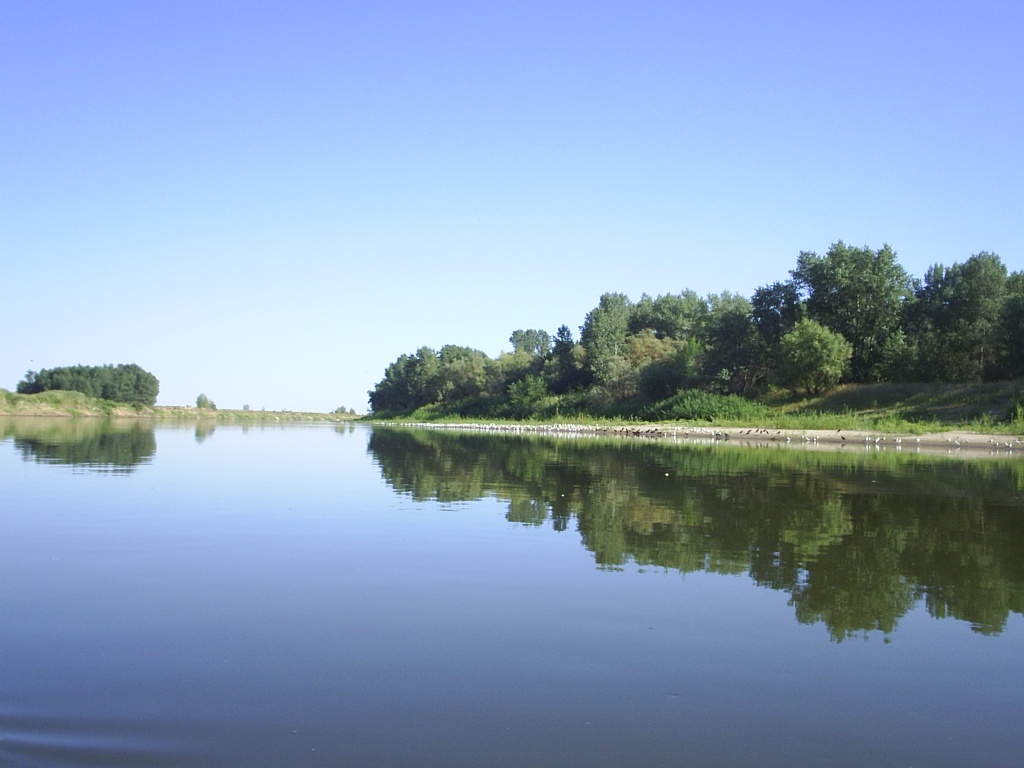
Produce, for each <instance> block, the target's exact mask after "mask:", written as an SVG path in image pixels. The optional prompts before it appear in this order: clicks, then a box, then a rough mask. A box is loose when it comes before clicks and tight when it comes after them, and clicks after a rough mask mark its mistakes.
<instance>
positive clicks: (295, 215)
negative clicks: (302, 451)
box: [0, 0, 1024, 411]
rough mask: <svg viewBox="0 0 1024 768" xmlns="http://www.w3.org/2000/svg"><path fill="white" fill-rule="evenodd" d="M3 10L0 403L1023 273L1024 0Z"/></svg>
mask: <svg viewBox="0 0 1024 768" xmlns="http://www.w3.org/2000/svg"><path fill="white" fill-rule="evenodd" d="M0 16H2V21H0V63H2V66H0V110H2V117H0V286H2V287H3V303H2V307H3V309H2V312H3V315H4V320H5V327H6V333H5V334H4V337H5V338H4V343H3V346H2V347H0V386H2V387H5V388H7V389H14V387H15V385H16V384H17V382H18V380H19V379H20V378H21V377H22V376H23V374H24V372H25V371H26V370H27V369H29V368H32V369H39V368H51V367H55V366H60V365H73V364H77V363H81V364H86V365H98V364H103V363H137V364H139V365H141V366H142V367H143V368H145V369H147V370H149V371H151V372H153V373H154V374H155V375H156V376H157V377H158V378H159V379H160V385H161V391H160V400H159V402H160V403H161V404H170V405H173V404H187V403H194V402H195V398H196V396H197V395H198V394H199V393H200V392H203V393H205V394H207V395H208V396H209V397H210V398H211V399H213V400H214V401H215V402H216V403H217V404H218V405H219V406H221V407H236V408H237V407H241V406H242V405H243V404H249V405H251V407H253V408H261V407H265V408H267V409H293V410H300V409H309V410H320V411H324V410H332V409H334V408H335V407H338V406H345V407H354V408H356V409H357V410H360V411H362V410H364V409H365V407H366V392H367V390H368V389H371V388H372V387H373V385H374V383H375V382H377V381H378V380H379V379H380V378H381V377H382V375H383V371H384V368H385V366H386V365H387V364H388V363H390V362H391V361H393V360H394V359H395V358H396V357H398V356H399V355H400V354H402V353H405V352H414V351H415V350H416V349H417V348H419V347H420V346H423V345H426V346H431V347H434V348H435V349H437V348H440V347H441V346H443V345H444V344H449V343H451V344H460V345H464V346H469V347H475V348H477V349H481V350H483V351H484V352H486V353H487V354H489V355H491V356H496V355H497V354H498V353H499V352H500V351H501V350H508V349H510V347H511V345H510V344H509V343H508V337H509V335H510V334H511V332H512V331H513V330H515V329H516V328H542V329H545V330H547V331H549V332H551V333H554V331H555V330H556V329H557V328H558V326H559V325H561V324H563V323H565V324H566V325H568V326H569V327H570V328H572V329H573V331H574V333H575V332H577V331H578V327H579V325H580V324H582V322H583V320H584V317H585V316H586V313H587V312H588V311H589V310H590V309H591V308H593V307H594V306H595V305H596V304H597V301H598V298H599V297H600V295H601V294H602V293H604V292H607V291H619V292H623V293H626V294H628V295H629V296H630V297H631V298H632V299H634V300H637V299H639V298H640V296H641V294H643V293H648V294H650V295H652V296H656V295H659V294H664V293H677V292H679V291H681V290H683V289H693V290H695V291H697V292H698V293H701V294H706V293H711V292H716V293H717V292H720V291H723V290H729V291H734V292H738V293H741V294H744V295H747V296H749V295H750V294H751V293H752V292H753V291H754V290H755V289H756V288H757V287H758V286H761V285H767V284H769V283H772V282H774V281H776V280H783V279H786V278H787V277H788V273H789V270H790V269H792V268H793V267H794V266H795V263H796V258H797V255H798V254H799V252H800V251H802V250H811V251H817V252H819V253H824V252H825V251H826V250H827V249H828V246H829V245H830V244H831V243H833V242H835V241H837V240H844V241H846V242H847V243H850V244H853V245H869V246H871V247H873V248H878V247H881V246H882V244H883V243H886V242H888V243H889V244H890V245H892V246H893V248H895V250H896V251H897V254H898V256H899V260H900V263H901V264H902V265H903V266H904V267H905V268H906V269H907V270H908V271H909V272H910V273H911V274H912V275H914V276H917V277H920V276H923V274H924V272H925V270H926V269H927V267H928V266H929V265H931V264H934V263H936V262H939V263H943V264H947V265H948V264H952V263H953V262H957V261H963V260H965V259H967V258H969V257H970V256H971V255H972V254H974V253H978V252H980V251H990V252H995V253H998V254H999V255H1000V256H1001V257H1002V259H1003V261H1004V263H1006V264H1007V266H1008V267H1009V268H1010V269H1013V270H1017V269H1021V268H1022V267H1024V213H1022V212H1024V181H1022V171H1024V57H1021V55H1020V40H1021V39H1022V37H1024V3H1020V2H1017V1H1016V0H998V1H994V2H985V1H982V2H972V3H966V2H958V3H948V2H946V3H943V2H934V1H933V2H892V0H889V2H857V3H822V2H786V1H785V0H783V1H782V2H776V3H764V2H728V1H726V2H716V3H685V2H665V3H661V2H649V3H642V2H641V3H637V2H630V3H626V2H604V3H601V2H591V3H581V2H564V3H563V2H552V1H551V0H548V1H547V2H530V1H528V0H525V1H524V0H520V1H519V2H515V3H503V2H486V3H481V2H443V1H441V2H432V3H422V2H377V3H345V2H301V1H300V2H294V1H293V2H288V3H284V2H278V3H266V2H255V1H252V0H248V1H246V2H216V1H211V2H187V1H183V0H175V2H155V1H152V0H147V2H143V3H140V2H109V1H107V2H105V1H103V0H96V1H94V2H47V1H46V0H31V1H27V0H26V1H22V0H8V2H5V3H4V4H3V9H2V14H0Z"/></svg>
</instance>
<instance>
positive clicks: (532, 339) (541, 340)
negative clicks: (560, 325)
mask: <svg viewBox="0 0 1024 768" xmlns="http://www.w3.org/2000/svg"><path fill="white" fill-rule="evenodd" d="M508 340H509V341H510V342H512V351H513V352H515V353H519V352H523V353H525V354H527V355H529V356H530V357H546V356H547V355H548V354H549V353H550V352H551V335H550V334H549V333H548V332H547V331H538V330H536V329H533V328H530V329H529V330H526V331H524V330H516V331H512V335H511V336H510V337H509V339H508Z"/></svg>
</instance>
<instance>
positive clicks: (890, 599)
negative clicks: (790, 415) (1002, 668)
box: [369, 428, 1024, 640]
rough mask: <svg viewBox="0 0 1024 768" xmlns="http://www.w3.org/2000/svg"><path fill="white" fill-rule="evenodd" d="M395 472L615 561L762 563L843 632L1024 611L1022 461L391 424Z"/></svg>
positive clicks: (765, 576)
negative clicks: (917, 617)
mask: <svg viewBox="0 0 1024 768" xmlns="http://www.w3.org/2000/svg"><path fill="white" fill-rule="evenodd" d="M369 448H370V450H371V452H372V453H373V455H374V456H375V458H376V460H377V463H378V465H379V466H380V467H381V470H382V472H383V474H384V477H385V479H386V480H387V481H388V482H389V483H390V484H391V485H392V486H393V487H394V488H395V489H396V490H397V491H399V492H401V493H406V494H409V495H410V496H412V497H413V498H416V499H434V500H437V501H441V502H452V501H461V500H469V499H478V498H482V497H485V496H491V497H497V498H500V499H504V500H507V501H508V503H509V510H508V514H507V517H508V519H509V520H510V521H513V522H519V523H524V524H529V525H541V524H544V523H545V522H550V524H551V525H552V526H553V527H554V528H555V529H556V530H566V529H567V528H568V527H569V524H570V521H571V520H572V519H573V518H575V520H576V528H577V530H578V531H579V534H580V536H581V537H582V541H583V544H584V546H585V547H586V548H587V549H588V550H590V551H591V552H593V553H594V557H595V560H596V561H597V563H598V564H599V565H600V566H601V567H604V568H618V567H621V566H622V565H623V564H625V563H627V562H629V561H633V562H635V563H637V564H639V565H642V566H655V567H660V568H667V569H673V570H678V571H680V572H682V573H688V572H692V571H708V572H715V573H728V574H738V573H748V574H749V575H750V576H751V578H752V579H753V580H754V581H755V583H757V584H759V585H762V586H765V587H769V588H771V589H777V590H782V591H785V592H788V593H789V594H790V596H791V604H792V605H793V607H794V610H795V613H796V617H797V619H798V620H799V621H802V622H824V623H825V624H826V625H827V627H828V629H829V632H830V634H831V635H832V637H833V638H834V639H836V640H842V639H843V638H846V637H849V636H853V635H856V634H860V633H863V632H868V631H875V630H877V631H881V632H885V633H889V632H892V631H893V630H894V629H895V627H896V624H897V622H898V620H899V618H900V617H901V616H903V615H904V614H905V613H906V612H907V611H908V610H910V609H911V607H913V606H914V605H915V604H916V603H918V602H919V601H921V600H923V601H924V604H925V606H926V607H927V610H928V611H929V612H930V613H931V615H933V616H936V617H945V616H949V617H955V618H958V619H961V620H964V621H968V622H970V623H971V625H972V627H974V628H975V629H976V630H977V631H979V632H985V633H995V632H999V631H1001V630H1002V628H1003V627H1004V626H1005V623H1006V620H1007V617H1008V615H1009V613H1010V612H1015V613H1022V612H1024V561H1022V559H1021V558H1020V551H1021V548H1022V545H1024V515H1022V512H1024V505H1022V502H1021V500H1020V498H1019V495H1020V490H1021V488H1022V482H1021V481H1022V476H1024V474H1022V467H1021V465H1020V462H1017V461H1011V460H1006V461H982V462H967V461H944V460H941V459H936V458H934V457H921V456H914V455H909V456H908V455H899V454H895V453H877V452H876V453H871V452H858V453H856V454H852V455H851V454H845V453H838V452H824V451H822V452H803V451H786V450H776V449H754V448H732V447H729V446H722V445H719V446H713V447H712V446H694V445H688V446H675V445H665V444H658V443H643V442H621V441H598V440H577V441H572V440H552V439H542V438H517V437H512V436H500V437H491V436H486V435H480V434H475V433H447V432H436V431H414V430H402V429H390V428H388V429H377V430H375V431H374V433H373V435H372V436H371V438H370V443H369Z"/></svg>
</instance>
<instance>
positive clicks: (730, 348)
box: [701, 291, 767, 394]
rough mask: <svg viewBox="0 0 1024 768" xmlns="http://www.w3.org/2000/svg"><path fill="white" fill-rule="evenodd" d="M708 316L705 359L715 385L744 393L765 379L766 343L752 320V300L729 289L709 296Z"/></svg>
mask: <svg viewBox="0 0 1024 768" xmlns="http://www.w3.org/2000/svg"><path fill="white" fill-rule="evenodd" d="M708 309H709V312H708V320H707V324H706V329H705V332H704V337H705V345H706V347H705V351H704V356H703V360H702V366H701V367H702V368H703V371H704V378H705V381H706V382H707V383H708V386H709V387H710V388H712V389H717V390H719V391H722V392H726V393H735V394H743V393H745V392H747V391H748V390H749V389H750V388H751V387H752V386H754V385H755V384H757V383H758V382H759V381H761V380H762V379H764V377H765V375H766V373H767V366H766V364H765V361H766V355H765V351H764V350H765V344H764V341H763V340H762V338H761V336H760V335H759V334H758V331H757V327H756V326H755V325H754V323H753V319H752V313H751V304H750V301H748V300H747V299H746V298H745V297H743V296H740V295H738V294H734V293H729V292H728V291H726V292H724V293H721V294H718V295H712V296H709V297H708Z"/></svg>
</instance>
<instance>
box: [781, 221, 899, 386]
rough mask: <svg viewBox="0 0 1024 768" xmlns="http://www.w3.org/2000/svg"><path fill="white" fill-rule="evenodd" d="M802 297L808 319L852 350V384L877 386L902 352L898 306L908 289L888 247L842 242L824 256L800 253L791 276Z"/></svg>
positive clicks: (894, 257)
mask: <svg viewBox="0 0 1024 768" xmlns="http://www.w3.org/2000/svg"><path fill="white" fill-rule="evenodd" d="M791 274H792V276H793V282H794V283H795V284H796V285H797V287H799V288H800V289H801V290H802V291H803V292H805V293H806V295H807V315H808V317H810V318H811V319H813V320H816V321H818V322H819V323H821V324H822V325H825V326H827V327H828V328H830V329H832V330H833V331H836V332H837V333H840V334H842V335H843V337H845V338H846V340H847V341H849V342H850V344H851V345H852V348H853V353H852V357H851V360H850V372H851V376H852V378H853V380H854V381H859V382H869V381H881V380H884V379H885V378H887V376H888V375H890V374H892V366H893V365H894V364H895V363H897V361H898V357H899V352H900V351H901V350H902V348H903V347H904V346H905V337H904V335H903V332H902V329H901V327H900V320H901V316H902V306H903V303H904V302H905V301H906V300H907V298H908V297H909V296H910V295H911V294H912V283H911V280H910V277H909V276H908V275H907V273H906V271H905V270H904V269H903V267H901V266H900V265H899V263H898V262H897V261H896V252H895V251H894V250H892V248H890V247H889V246H888V245H883V246H882V248H880V249H879V250H877V251H873V250H871V249H870V248H868V247H866V246H865V247H864V248H854V247H851V246H848V245H846V244H845V243H843V242H842V241H841V240H840V241H839V242H837V243H834V244H833V245H832V246H831V247H830V248H829V249H828V253H827V254H826V255H825V256H818V255H817V254H816V253H812V252H808V251H804V252H802V253H801V254H800V256H799V257H798V258H797V266H796V269H794V270H793V271H792V273H791Z"/></svg>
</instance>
